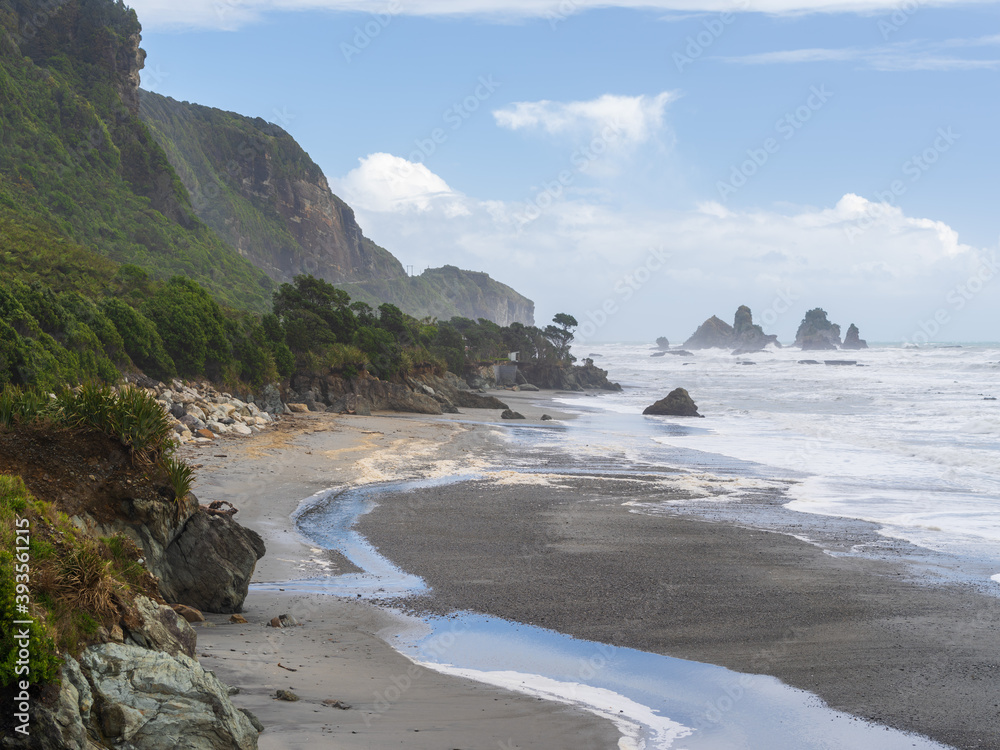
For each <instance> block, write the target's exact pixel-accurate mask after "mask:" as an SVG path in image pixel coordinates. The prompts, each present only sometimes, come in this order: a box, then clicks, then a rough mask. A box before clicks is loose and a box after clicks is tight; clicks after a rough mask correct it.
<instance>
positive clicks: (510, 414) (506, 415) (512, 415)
mask: <svg viewBox="0 0 1000 750" xmlns="http://www.w3.org/2000/svg"><path fill="white" fill-rule="evenodd" d="M500 418H501V419H524V415H523V414H520V413H518V412H516V411H512V410H511V409H504V410H503V412H502V413H501V414H500Z"/></svg>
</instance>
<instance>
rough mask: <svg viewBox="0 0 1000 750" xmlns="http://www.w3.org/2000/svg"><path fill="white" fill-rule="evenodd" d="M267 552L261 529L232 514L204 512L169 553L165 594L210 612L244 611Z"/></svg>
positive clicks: (162, 581) (162, 583)
mask: <svg viewBox="0 0 1000 750" xmlns="http://www.w3.org/2000/svg"><path fill="white" fill-rule="evenodd" d="M264 552H265V548H264V541H263V540H262V539H261V538H260V535H259V534H258V533H257V532H256V531H253V530H252V529H248V528H246V527H244V526H240V525H239V524H238V523H236V521H234V520H233V518H232V517H231V516H223V515H214V514H210V513H206V512H204V511H200V512H198V513H195V514H194V515H193V516H191V518H190V519H188V522H187V523H186V524H185V526H184V529H183V530H182V532H181V533H180V534H178V536H177V538H176V539H174V541H173V543H172V544H171V545H170V546H169V547H168V548H167V550H166V555H165V556H164V560H163V563H162V566H161V570H162V571H163V575H161V576H160V592H161V593H162V594H163V597H164V598H165V599H166V600H167V601H170V602H178V603H182V604H187V605H190V606H192V607H195V608H197V609H200V610H203V611H205V612H216V613H221V614H231V613H233V612H240V611H242V609H243V601H244V600H245V599H246V597H247V591H248V589H249V586H250V578H251V576H253V571H254V567H255V566H256V565H257V561H258V560H259V559H260V558H262V557H263V556H264Z"/></svg>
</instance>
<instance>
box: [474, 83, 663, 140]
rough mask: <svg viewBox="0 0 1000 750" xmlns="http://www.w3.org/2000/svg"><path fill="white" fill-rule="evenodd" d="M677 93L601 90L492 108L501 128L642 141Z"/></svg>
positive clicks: (660, 122)
mask: <svg viewBox="0 0 1000 750" xmlns="http://www.w3.org/2000/svg"><path fill="white" fill-rule="evenodd" d="M677 98H678V94H677V93H676V92H672V91H664V92H662V93H660V94H657V95H656V96H646V95H645V94H643V95H641V96H616V95H613V94H604V95H603V96H599V97H597V98H596V99H591V100H589V101H582V102H552V101H548V100H542V101H538V102H514V103H513V104H511V105H510V106H509V107H506V108H504V109H498V110H494V112H493V117H494V119H495V120H496V122H497V125H499V126H500V127H502V128H508V129H510V130H543V131H544V132H546V133H549V134H551V135H579V134H581V133H583V134H587V135H602V134H611V135H610V136H608V135H605V137H609V140H613V139H619V138H620V139H622V140H623V141H626V142H630V143H645V142H646V141H648V140H649V139H650V137H651V136H652V135H653V134H654V133H655V132H656V131H657V130H659V129H660V128H661V127H662V126H663V115H664V111H665V110H666V108H667V105H668V104H669V103H670V102H673V101H675V100H676V99H677Z"/></svg>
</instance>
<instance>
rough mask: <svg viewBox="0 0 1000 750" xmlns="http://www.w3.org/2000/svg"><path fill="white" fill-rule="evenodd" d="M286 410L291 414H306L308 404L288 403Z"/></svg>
mask: <svg viewBox="0 0 1000 750" xmlns="http://www.w3.org/2000/svg"><path fill="white" fill-rule="evenodd" d="M288 410H289V411H290V412H291V413H292V414H308V413H309V405H308V404H288Z"/></svg>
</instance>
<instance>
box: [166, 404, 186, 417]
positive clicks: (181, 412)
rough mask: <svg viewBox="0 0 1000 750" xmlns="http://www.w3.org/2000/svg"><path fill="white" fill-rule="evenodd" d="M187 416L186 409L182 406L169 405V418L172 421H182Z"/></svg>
mask: <svg viewBox="0 0 1000 750" xmlns="http://www.w3.org/2000/svg"><path fill="white" fill-rule="evenodd" d="M186 414H187V409H185V408H184V404H171V405H170V416H172V417H173V418H174V419H183V418H184V416H185V415H186Z"/></svg>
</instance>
